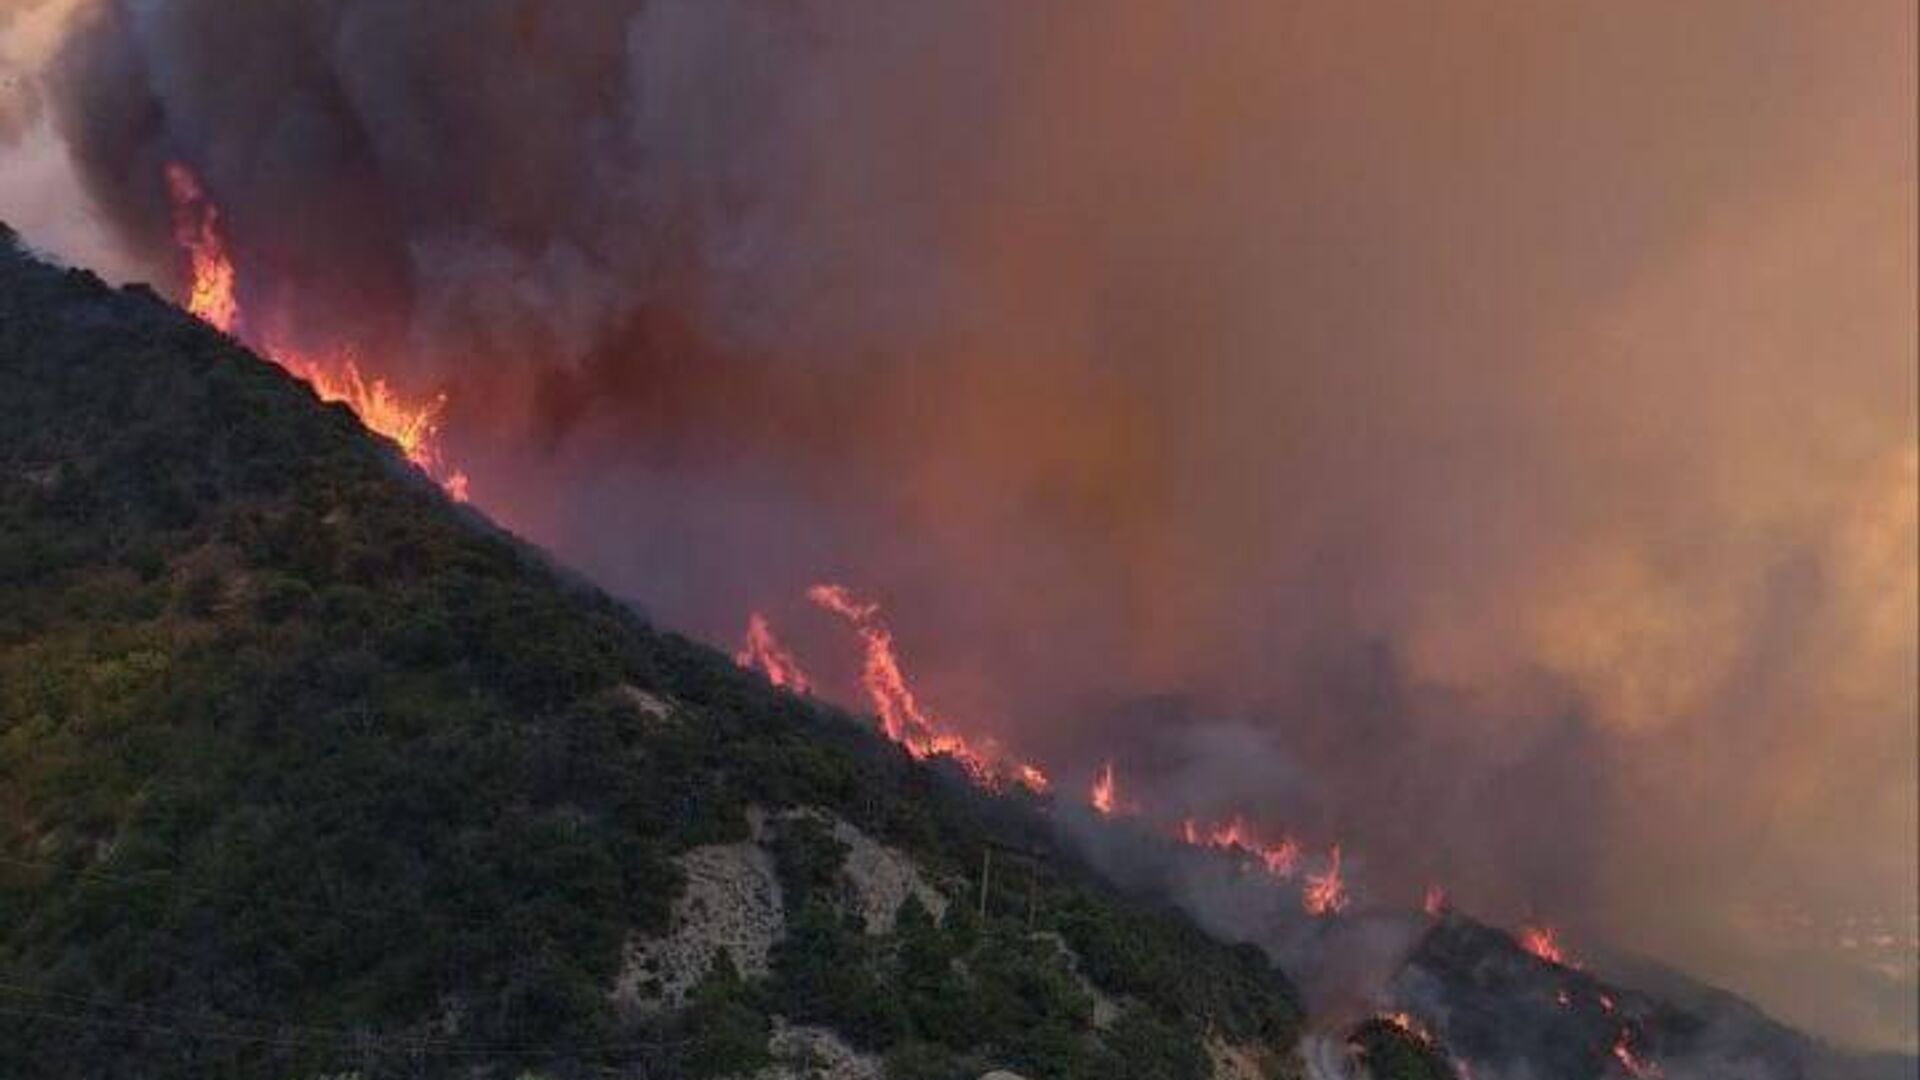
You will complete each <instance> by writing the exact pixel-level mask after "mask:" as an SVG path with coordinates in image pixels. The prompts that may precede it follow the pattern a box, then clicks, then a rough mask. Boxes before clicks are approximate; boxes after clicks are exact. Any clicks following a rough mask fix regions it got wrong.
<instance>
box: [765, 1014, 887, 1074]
mask: <svg viewBox="0 0 1920 1080" xmlns="http://www.w3.org/2000/svg"><path fill="white" fill-rule="evenodd" d="M767 1052H768V1053H770V1054H772V1055H773V1060H774V1063H773V1064H772V1065H769V1066H767V1067H766V1068H764V1069H761V1070H760V1071H759V1072H756V1073H754V1074H753V1077H752V1080H882V1078H883V1077H884V1076H885V1075H886V1070H885V1068H884V1067H883V1066H882V1065H881V1063H880V1059H879V1058H877V1057H875V1056H873V1055H871V1054H862V1053H860V1052H859V1051H857V1050H855V1049H854V1048H853V1047H851V1046H848V1045H847V1044H846V1042H845V1040H843V1039H841V1038H840V1036H839V1035H837V1034H835V1033H834V1032H833V1031H831V1030H829V1029H827V1028H822V1027H809V1026H806V1025H800V1024H788V1023H785V1022H784V1021H778V1020H776V1021H775V1022H774V1029H773V1035H772V1037H771V1038H769V1039H768V1040H767Z"/></svg>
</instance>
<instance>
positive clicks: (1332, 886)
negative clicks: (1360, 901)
mask: <svg viewBox="0 0 1920 1080" xmlns="http://www.w3.org/2000/svg"><path fill="white" fill-rule="evenodd" d="M1300 905H1301V906H1302V907H1304V908H1306V910H1307V914H1309V915H1330V914H1334V913H1337V912H1340V911H1344V910H1346V907H1347V885H1346V882H1345V881H1342V880H1341V878H1340V845H1339V844H1335V845H1333V847H1332V848H1331V849H1330V850H1329V851H1328V853H1327V868H1326V870H1324V871H1323V872H1321V873H1318V874H1308V875H1307V880H1306V883H1305V885H1304V886H1303V887H1302V888H1301V891H1300Z"/></svg>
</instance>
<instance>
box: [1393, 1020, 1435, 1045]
mask: <svg viewBox="0 0 1920 1080" xmlns="http://www.w3.org/2000/svg"><path fill="white" fill-rule="evenodd" d="M1380 1019H1381V1020H1383V1021H1385V1022H1387V1023H1389V1024H1392V1025H1393V1026H1394V1027H1397V1028H1399V1029H1400V1031H1401V1033H1402V1034H1404V1035H1406V1036H1407V1037H1408V1038H1411V1039H1412V1040H1414V1041H1415V1042H1417V1043H1419V1044H1421V1045H1422V1046H1434V1045H1436V1043H1435V1040H1434V1037H1433V1032H1431V1031H1428V1030H1427V1027H1426V1025H1425V1024H1422V1023H1421V1022H1420V1021H1418V1020H1415V1019H1414V1018H1413V1016H1412V1015H1411V1014H1409V1013H1404V1012H1396V1013H1386V1014H1385V1015H1383V1016H1381V1017H1380Z"/></svg>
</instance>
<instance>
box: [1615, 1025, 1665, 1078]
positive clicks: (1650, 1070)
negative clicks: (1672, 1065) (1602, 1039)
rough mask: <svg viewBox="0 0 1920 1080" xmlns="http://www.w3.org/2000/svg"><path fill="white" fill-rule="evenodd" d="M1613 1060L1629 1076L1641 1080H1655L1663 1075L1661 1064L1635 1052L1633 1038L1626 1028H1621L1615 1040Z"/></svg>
mask: <svg viewBox="0 0 1920 1080" xmlns="http://www.w3.org/2000/svg"><path fill="white" fill-rule="evenodd" d="M1613 1058H1614V1060H1615V1061H1618V1062H1619V1063H1620V1067H1621V1068H1623V1069H1625V1070H1627V1075H1628V1076H1633V1077H1639V1078H1640V1080H1654V1078H1655V1077H1658V1076H1660V1075H1662V1074H1661V1070H1660V1063H1659V1062H1657V1061H1654V1060H1653V1059H1651V1058H1644V1057H1641V1056H1640V1055H1639V1054H1637V1053H1635V1052H1634V1049H1633V1036H1632V1033H1631V1032H1629V1031H1628V1030H1627V1029H1626V1028H1621V1029H1620V1034H1619V1036H1618V1037H1616V1038H1615V1039H1614V1040H1613Z"/></svg>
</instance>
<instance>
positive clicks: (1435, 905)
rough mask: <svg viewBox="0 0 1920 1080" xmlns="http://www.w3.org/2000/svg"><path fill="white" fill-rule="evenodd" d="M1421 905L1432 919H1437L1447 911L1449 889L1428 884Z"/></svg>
mask: <svg viewBox="0 0 1920 1080" xmlns="http://www.w3.org/2000/svg"><path fill="white" fill-rule="evenodd" d="M1420 906H1421V908H1422V909H1424V910H1425V911H1426V913H1427V917H1428V918H1430V919H1437V918H1439V917H1440V916H1441V915H1443V914H1445V913H1446V910H1447V890H1446V889H1444V888H1441V887H1440V886H1438V885H1429V886H1427V892H1426V895H1425V896H1423V897H1422V898H1421V900H1420Z"/></svg>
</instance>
